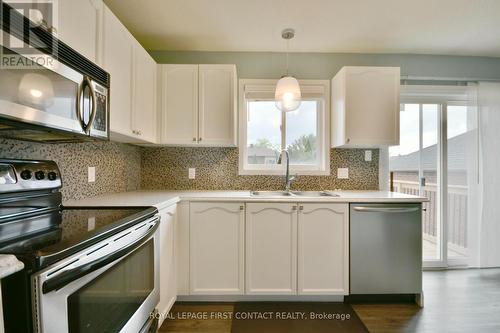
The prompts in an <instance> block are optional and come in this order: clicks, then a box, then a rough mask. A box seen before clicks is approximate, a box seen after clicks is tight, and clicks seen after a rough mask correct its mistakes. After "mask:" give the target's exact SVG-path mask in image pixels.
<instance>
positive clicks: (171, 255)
mask: <svg viewBox="0 0 500 333" xmlns="http://www.w3.org/2000/svg"><path fill="white" fill-rule="evenodd" d="M176 212H177V207H176V205H173V206H170V207H168V208H165V209H162V210H160V212H159V213H160V302H159V303H158V311H159V312H160V313H161V314H162V316H160V318H161V319H160V320H163V319H164V318H165V316H164V315H163V314H167V313H168V312H169V311H170V309H171V308H172V305H174V303H175V300H176V299H177V286H176V279H177V272H176V258H175V252H176V251H175V246H174V240H175V229H176V228H175V226H176V222H177V214H176ZM160 325H161V323H160Z"/></svg>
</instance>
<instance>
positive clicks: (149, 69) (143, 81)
mask: <svg viewBox="0 0 500 333" xmlns="http://www.w3.org/2000/svg"><path fill="white" fill-rule="evenodd" d="M133 58H134V63H133V71H134V78H133V81H132V82H133V87H132V91H133V110H132V128H133V130H132V132H133V133H134V131H135V133H134V134H135V135H137V136H138V137H140V139H141V140H145V141H147V142H151V143H155V142H156V125H157V124H156V113H157V108H156V72H157V64H156V62H155V61H154V60H153V58H151V56H150V55H149V53H147V52H146V50H144V48H143V47H142V46H141V44H139V43H138V42H135V45H134V53H133Z"/></svg>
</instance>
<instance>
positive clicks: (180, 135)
mask: <svg viewBox="0 0 500 333" xmlns="http://www.w3.org/2000/svg"><path fill="white" fill-rule="evenodd" d="M160 67H161V75H162V108H161V139H160V140H161V143H169V144H175V145H183V144H193V143H194V144H196V143H197V142H198V65H160Z"/></svg>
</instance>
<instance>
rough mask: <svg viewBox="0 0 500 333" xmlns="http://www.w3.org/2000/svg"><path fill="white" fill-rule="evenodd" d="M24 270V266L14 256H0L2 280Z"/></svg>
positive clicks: (0, 276)
mask: <svg viewBox="0 0 500 333" xmlns="http://www.w3.org/2000/svg"><path fill="white" fill-rule="evenodd" d="M23 268H24V264H23V263H22V262H20V261H19V260H17V258H16V256H14V255H12V254H0V279H3V278H4V277H6V276H9V275H11V274H13V273H15V272H17V271H20V270H21V269H23Z"/></svg>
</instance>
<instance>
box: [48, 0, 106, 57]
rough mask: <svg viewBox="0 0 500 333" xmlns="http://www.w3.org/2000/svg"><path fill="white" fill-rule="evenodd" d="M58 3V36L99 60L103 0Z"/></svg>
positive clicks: (70, 0) (81, 52) (71, 0)
mask: <svg viewBox="0 0 500 333" xmlns="http://www.w3.org/2000/svg"><path fill="white" fill-rule="evenodd" d="M57 5H58V22H57V23H58V26H57V27H55V28H56V30H57V36H58V38H59V39H60V40H62V41H63V42H64V43H66V44H68V45H69V46H70V47H71V48H73V49H74V50H76V51H77V52H78V53H80V54H82V55H83V56H85V57H86V58H88V59H89V60H90V61H92V62H98V60H99V59H97V58H98V54H97V52H98V40H99V38H98V34H99V27H100V24H101V15H102V10H103V2H102V0H64V1H59V2H57Z"/></svg>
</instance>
